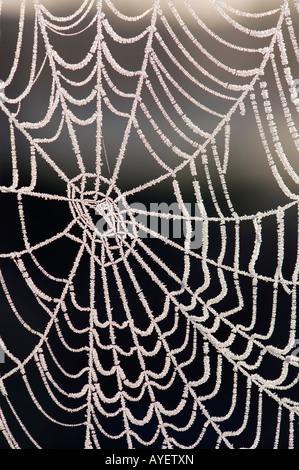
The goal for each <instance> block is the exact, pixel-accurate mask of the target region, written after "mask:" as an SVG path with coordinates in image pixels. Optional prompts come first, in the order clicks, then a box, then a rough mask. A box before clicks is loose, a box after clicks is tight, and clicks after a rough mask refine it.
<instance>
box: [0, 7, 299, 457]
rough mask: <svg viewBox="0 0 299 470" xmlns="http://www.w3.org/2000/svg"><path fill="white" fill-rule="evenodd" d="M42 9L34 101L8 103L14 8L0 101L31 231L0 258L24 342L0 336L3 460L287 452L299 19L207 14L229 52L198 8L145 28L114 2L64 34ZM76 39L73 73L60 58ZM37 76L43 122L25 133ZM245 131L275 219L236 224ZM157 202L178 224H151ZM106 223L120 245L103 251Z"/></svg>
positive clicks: (291, 416)
mask: <svg viewBox="0 0 299 470" xmlns="http://www.w3.org/2000/svg"><path fill="white" fill-rule="evenodd" d="M4 3H5V2H4ZM27 3H28V2H27ZM31 3H32V2H31ZM33 5H34V19H33V20H32V23H30V24H31V25H32V26H33V35H32V44H33V47H32V53H31V61H30V65H29V68H30V70H29V71H28V77H27V80H28V84H27V85H26V86H25V88H24V89H23V90H22V91H21V92H19V93H15V92H14V93H12V94H11V95H10V93H9V91H10V90H14V89H13V84H14V81H17V79H18V78H17V77H18V73H20V69H21V61H22V51H23V50H24V48H25V46H24V35H25V28H26V2H25V1H22V3H21V7H20V16H19V25H18V35H17V39H16V45H15V53H14V58H13V62H12V65H11V68H10V71H9V73H8V75H7V78H6V79H4V78H3V77H2V78H3V88H4V90H5V97H4V99H3V102H1V103H0V106H1V110H2V114H3V115H5V116H6V120H7V122H8V127H7V129H8V132H9V140H10V150H9V157H10V162H11V172H10V181H9V183H7V184H6V183H5V184H4V183H3V184H2V186H1V193H2V198H3V201H6V202H5V204H6V206H7V207H9V208H14V209H12V212H13V211H14V215H15V217H17V219H18V220H19V224H18V225H17V231H18V232H19V233H20V234H21V236H20V240H19V242H18V244H17V243H16V245H18V246H17V248H13V249H7V250H3V251H2V253H1V255H0V257H1V261H2V268H1V273H0V282H1V286H2V291H3V294H2V302H3V305H5V308H4V312H7V319H8V320H7V322H8V323H9V324H10V325H12V327H13V328H15V329H16V333H15V335H16V338H17V341H16V340H13V339H12V338H11V336H10V335H9V332H8V331H7V330H8V329H6V330H4V329H3V333H2V332H1V346H2V348H3V349H4V352H5V357H6V362H5V364H4V365H1V367H2V371H1V381H0V389H1V399H0V404H1V412H0V425H1V431H2V434H3V440H2V441H1V446H2V447H5V446H9V447H12V448H22V447H38V448H40V447H51V446H57V442H56V441H55V439H56V435H59V442H60V443H61V442H63V444H60V445H62V446H68V445H70V443H69V441H68V438H67V435H70V434H71V435H72V436H73V437H72V438H71V439H72V444H71V445H73V446H74V445H75V446H78V447H79V446H84V447H85V448H93V447H95V448H105V447H129V448H137V447H144V446H155V447H160V448H173V447H180V448H199V447H201V448H207V447H208V448H211V447H215V448H243V447H246V448H247V447H249V448H256V447H273V448H278V447H289V448H294V447H296V445H298V413H299V408H298V399H297V397H298V358H297V356H296V355H295V354H292V351H293V349H294V347H295V340H296V337H297V336H296V334H297V328H298V327H297V313H296V310H297V291H298V267H299V251H298V228H297V227H298V224H297V220H298V214H297V210H298V209H297V206H298V191H297V184H298V174H297V172H296V160H295V159H294V158H293V154H294V152H298V146H299V138H298V133H297V129H296V120H297V112H298V106H297V108H296V105H297V103H296V96H295V95H296V89H295V83H296V82H295V79H296V69H295V66H293V63H295V64H296V62H298V58H299V52H298V44H297V39H296V35H295V31H294V27H293V16H295V15H296V14H297V13H296V10H294V5H292V4H289V2H288V1H285V2H283V3H282V4H281V5H278V8H276V9H273V10H270V11H267V12H264V13H247V12H243V11H239V10H236V9H234V8H232V7H231V6H230V5H228V4H226V3H225V2H223V1H218V0H214V1H211V2H210V8H211V9H212V11H213V14H215V15H216V14H217V15H218V17H219V19H220V20H219V21H222V22H224V24H226V25H227V27H228V28H230V29H232V30H233V31H234V32H235V36H234V37H236V38H237V40H236V43H235V42H231V39H228V38H227V37H226V38H224V37H223V36H222V35H221V33H219V32H217V33H216V32H215V31H213V29H212V26H209V25H208V21H205V20H204V19H202V18H201V16H200V12H199V11H195V9H194V8H193V7H192V6H191V4H189V2H188V1H185V2H172V1H167V2H159V1H158V0H155V1H153V3H152V5H151V6H150V8H149V9H147V10H145V11H144V12H142V13H140V14H139V15H137V16H128V15H126V14H125V13H123V12H121V11H119V10H118V9H117V8H116V6H115V5H114V4H113V3H112V2H111V1H110V0H103V1H100V0H98V1H94V0H86V1H83V2H82V5H81V6H80V8H79V9H78V10H77V11H75V12H74V13H72V14H70V15H69V16H64V17H59V16H55V15H54V14H52V13H51V11H49V10H48V9H46V8H45V7H44V6H43V5H42V2H39V1H38V0H35V1H34V2H33ZM295 6H296V5H295ZM244 19H245V20H244ZM246 20H247V21H248V22H247V23H246ZM253 24H254V27H253V26H252V25H253ZM264 24H265V25H267V26H266V27H265V26H264ZM249 25H250V26H249ZM214 27H215V26H214ZM118 28H119V29H118ZM215 28H216V27H215ZM132 31H134V34H132ZM81 38H82V40H81ZM72 39H74V40H76V39H79V42H77V43H76V44H77V47H78V51H79V52H80V54H79V53H78V55H77V56H76V57H77V58H76V60H74V59H73V60H70V59H67V58H64V51H66V50H67V49H65V47H64V46H66V45H67V44H70V42H69V41H71V40H72ZM208 40H209V41H210V42H208ZM215 43H216V44H218V45H219V47H222V48H223V49H221V50H222V51H230V54H231V55H232V56H234V55H235V54H236V57H241V55H242V58H243V59H242V63H244V64H246V65H245V68H244V69H242V68H238V67H237V65H232V62H230V60H229V58H228V57H229V56H228V55H227V56H226V54H224V53H222V55H221V54H220V55H219V51H220V49H219V50H218V54H217V53H215V52H213V50H214V49H213V47H210V46H209V45H212V44H215ZM78 44H79V46H78ZM82 44H84V47H85V49H84V54H83V53H82V51H83V46H82ZM244 44H246V46H245V45H244ZM135 47H136V48H135ZM209 47H210V49H209ZM140 51H141V53H140ZM238 54H241V55H238ZM70 57H73V56H72V54H70ZM251 58H252V59H251ZM291 58H292V60H291ZM229 63H230V65H229ZM234 63H236V64H237V61H235V62H234ZM247 64H248V65H247ZM24 76H25V74H24ZM45 77H48V78H47V81H46V82H45V83H46V88H47V92H45V93H44V95H43V97H42V99H43V100H44V99H45V97H46V99H47V103H46V106H45V107H44V108H43V109H42V105H41V104H42V103H40V105H41V106H40V107H41V109H42V113H43V114H42V116H41V117H39V118H36V119H32V118H30V119H29V118H28V115H29V114H28V111H27V112H26V104H27V103H31V101H30V98H32V96H34V93H36V92H37V91H38V88H39V85H40V86H42V85H41V83H42V82H41V81H42V79H43V78H45ZM49 77H50V78H49ZM22 78H23V77H22ZM23 83H24V78H23ZM14 95H16V96H15V97H13V96H14ZM37 96H38V99H39V100H41V98H40V96H41V95H37ZM274 97H275V99H276V101H275V102H274ZM292 97H293V99H291V98H292ZM294 97H295V98H294ZM35 99H36V98H35ZM29 105H30V104H29ZM249 114H250V116H251V118H252V119H254V123H255V139H258V140H259V142H260V146H261V147H260V158H261V159H263V160H264V161H265V162H266V164H267V166H268V168H269V171H270V173H271V177H272V180H273V181H274V182H275V185H276V186H277V188H278V192H279V195H280V198H281V199H280V201H281V202H280V203H279V205H277V206H276V207H274V208H270V209H261V210H259V211H258V212H254V211H252V212H249V213H248V212H247V213H246V214H245V213H244V212H241V211H240V210H238V209H236V208H235V206H236V203H235V202H234V201H233V196H234V193H233V189H231V188H230V181H231V180H230V177H229V170H230V168H231V167H232V164H233V163H234V162H235V161H234V160H230V159H231V158H232V150H231V149H232V146H233V142H232V139H233V136H234V135H235V134H234V133H233V132H234V125H236V116H237V120H243V119H244V120H245V119H246V117H247V116H248V115H249ZM281 120H283V124H282V123H281ZM283 126H284V127H283ZM282 127H283V128H284V129H285V131H284V133H283V135H281V134H282V131H281V129H282ZM111 129H112V130H111ZM114 129H115V131H114ZM286 133H287V139H286V137H285V134H286ZM84 135H85V136H87V138H86V137H85V138H84V137H83V136H84ZM91 135H92V136H93V137H92V138H93V139H94V146H93V147H92V149H93V152H92V157H91V156H90V148H91V147H90V146H88V145H87V144H86V139H87V140H88V139H90V140H92V139H91V138H90V136H91ZM119 136H120V137H119ZM94 137H95V138H94ZM84 139H85V140H84ZM284 139H286V140H287V142H284ZM24 141H25V142H26V144H23V145H25V147H24V148H25V150H24V148H22V150H21V145H22V144H21V142H24ZM113 141H115V144H114V145H113ZM135 145H136V146H137V148H138V149H141V148H142V153H141V154H140V155H139V154H138V156H137V155H136V154H134V150H133V149H134V146H135ZM138 151H139V150H138ZM24 162H27V166H28V168H30V171H28V170H27V172H26V171H24V169H23V168H24V167H23V166H22V165H24ZM127 162H128V163H127ZM126 165H128V166H129V168H130V172H129V173H128V171H127V170H126V168H127V166H126ZM147 165H148V166H147ZM132 167H133V168H134V171H135V174H134V178H133V179H132V178H131V175H132ZM142 170H144V171H142ZM45 172H46V175H47V176H46V178H47V179H49V181H50V183H51V184H49V181H48V182H47V183H48V184H45V182H44V180H43V178H45V177H44V176H43V175H44V174H45ZM49 188H50V189H49ZM160 188H162V190H160ZM161 191H163V192H162V193H161ZM164 191H165V192H164ZM161 194H163V197H166V199H167V200H168V201H170V202H175V203H176V204H177V206H178V207H179V209H180V211H179V213H172V212H171V213H166V212H165V211H164V212H163V211H160V212H159V211H155V210H152V208H151V207H149V208H148V205H146V203H148V201H153V202H156V201H157V200H160V199H161ZM155 198H156V199H155ZM159 198H160V199H159ZM141 200H142V201H143V203H144V206H142V207H141V206H140V205H138V204H137V205H136V202H140V201H141ZM190 201H191V202H192V203H193V204H195V205H197V207H199V208H200V213H196V214H195V215H192V214H191V213H190V211H188V208H187V207H188V206H187V203H190ZM45 212H46V218H45V219H42V214H43V213H45ZM61 214H62V215H61ZM96 214H97V215H98V217H95V215H96ZM125 216H126V218H125ZM59 217H60V219H59ZM100 217H102V221H103V220H104V221H106V222H107V224H108V226H109V224H110V227H112V229H113V232H114V236H113V237H101V236H100V235H101V234H100V233H99V230H97V227H98V225H97V222H96V221H97V220H98V219H99V218H100ZM35 219H38V220H37V221H36V220H35ZM61 219H62V220H61ZM45 220H50V221H51V223H50V224H49V225H50V229H49V227H44V226H43V222H44V221H45ZM148 220H151V221H152V220H154V221H155V223H156V225H150V226H149V225H148V223H147V221H148ZM165 220H166V221H168V222H169V221H170V222H173V223H175V222H178V221H179V222H181V221H183V222H184V224H185V235H184V238H183V240H181V239H175V238H173V237H171V236H170V235H169V233H167V235H166V234H165V233H164V232H163V230H161V231H159V229H158V228H157V227H158V226H159V224H158V225H157V223H158V221H160V226H161V227H162V224H163V221H164V222H165ZM119 221H120V231H122V233H120V232H119V231H115V224H118V223H119ZM198 227H200V231H201V232H202V244H201V245H200V246H198V245H197V246H196V247H194V245H193V244H192V237H193V236H194V230H195V231H196V230H198ZM141 233H142V234H143V236H140V234H141ZM145 235H147V237H145ZM269 237H270V238H269ZM10 243H13V241H10ZM19 245H20V246H19ZM9 246H11V245H9ZM269 246H270V248H269ZM290 247H291V248H290ZM269 249H270V252H269ZM267 250H268V251H267ZM269 253H270V254H269ZM51 257H53V258H54V262H52V263H51V259H50V258H51ZM268 258H270V259H271V263H270V264H271V269H270V268H269V269H267V270H265V269H264V265H265V264H267V262H268V261H267V262H266V261H264V259H265V260H266V259H267V260H268ZM266 271H267V272H266ZM15 283H17V285H18V287H19V288H20V290H17V286H16V284H15ZM21 286H22V287H21ZM23 293H24V294H23ZM21 294H22V295H24V299H25V300H24V301H23V302H20V298H18V296H19V295H21ZM29 298H30V300H29ZM27 299H28V300H27ZM3 315H5V313H4V314H3ZM5 318H6V317H5ZM297 335H298V334H297ZM16 343H17V344H16ZM16 386H18V387H19V388H18V392H17V393H16ZM24 403H26V404H27V405H28V408H27V410H26V409H25V408H26V407H25V406H24ZM28 410H30V415H29V414H28V413H29V412H28ZM45 429H47V436H46V435H45V433H44V430H45ZM48 430H50V432H49V431H48ZM56 433H57V434H56ZM67 433H69V434H67ZM74 442H75V444H74Z"/></svg>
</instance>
